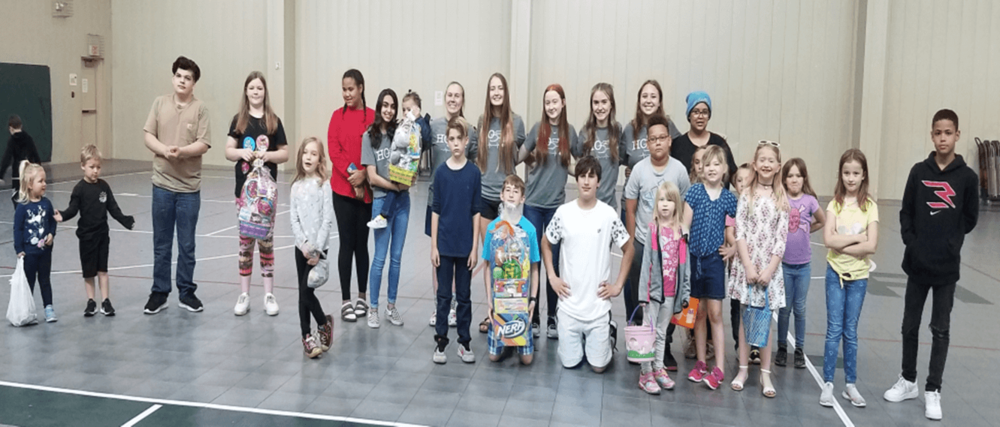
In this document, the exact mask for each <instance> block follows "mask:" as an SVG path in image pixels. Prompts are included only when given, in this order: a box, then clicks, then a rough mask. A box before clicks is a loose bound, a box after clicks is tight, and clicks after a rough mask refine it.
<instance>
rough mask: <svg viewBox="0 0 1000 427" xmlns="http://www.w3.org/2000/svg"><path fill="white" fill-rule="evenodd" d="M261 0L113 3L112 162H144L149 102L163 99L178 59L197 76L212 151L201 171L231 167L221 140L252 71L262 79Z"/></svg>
mask: <svg viewBox="0 0 1000 427" xmlns="http://www.w3.org/2000/svg"><path fill="white" fill-rule="evenodd" d="M266 10H267V8H266V2H265V0H213V1H209V2H206V1H198V0H176V1H167V2H153V1H130V0H113V1H112V11H113V13H112V18H111V27H112V32H113V33H114V34H116V35H117V36H116V38H115V43H114V44H113V45H112V48H111V52H112V54H113V55H112V59H111V75H112V79H113V89H112V98H113V103H114V106H115V108H114V120H113V127H114V148H115V151H114V152H115V157H117V158H126V159H139V160H151V159H152V158H153V155H152V154H151V153H150V152H149V150H147V149H146V147H145V145H144V144H143V132H142V127H143V124H145V122H146V117H147V115H148V114H149V109H150V106H151V105H152V103H153V99H154V98H156V97H157V96H159V95H164V94H169V93H171V91H172V90H173V89H172V88H171V80H170V76H171V70H170V67H171V64H173V61H174V59H176V58H177V57H178V56H181V55H183V56H186V57H188V58H190V59H192V60H194V61H195V62H196V63H197V64H198V67H199V68H200V69H201V79H200V80H199V81H198V83H197V85H196V86H195V90H194V95H195V97H197V98H199V99H200V100H202V101H203V102H204V103H205V104H206V106H207V107H208V109H209V112H210V114H211V120H212V134H211V140H212V149H210V150H209V151H208V153H207V154H205V157H204V162H205V164H215V165H230V164H231V162H229V161H227V160H226V159H225V150H224V148H225V144H226V133H227V132H228V130H229V123H230V121H231V120H232V118H233V115H234V114H236V111H237V109H238V108H239V102H240V97H241V96H242V91H243V81H244V80H245V79H246V76H247V75H248V74H250V72H251V71H254V70H258V71H262V72H264V74H265V75H267V74H268V71H269V69H268V67H267V65H268V64H267V19H266V18H267V17H266V16H265V14H266Z"/></svg>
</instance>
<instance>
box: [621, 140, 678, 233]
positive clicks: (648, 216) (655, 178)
mask: <svg viewBox="0 0 1000 427" xmlns="http://www.w3.org/2000/svg"><path fill="white" fill-rule="evenodd" d="M664 181H670V182H673V183H674V184H675V185H677V189H679V190H680V191H681V198H682V199H683V198H684V193H685V192H687V189H688V187H690V186H691V182H690V181H688V173H687V170H685V169H684V164H683V163H681V162H680V160H677V159H675V158H673V157H667V166H666V167H665V168H663V171H661V172H657V171H656V169H654V168H653V163H652V161H650V159H648V158H646V159H643V160H642V161H640V162H639V163H636V165H635V167H633V168H632V175H631V176H630V177H629V180H628V183H627V184H625V198H626V199H628V200H632V199H635V200H636V201H637V203H636V207H635V240H636V241H638V242H639V243H642V244H643V245H645V244H646V241H647V234H649V227H648V225H649V223H650V221H652V220H653V207H654V205H655V203H654V199H655V198H656V189H657V188H658V187H659V186H660V184H661V183H663V182H664Z"/></svg>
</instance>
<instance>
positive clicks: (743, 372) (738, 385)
mask: <svg viewBox="0 0 1000 427" xmlns="http://www.w3.org/2000/svg"><path fill="white" fill-rule="evenodd" d="M749 368H750V367H749V366H740V372H739V373H738V374H736V378H733V382H732V383H731V384H730V385H729V386H730V387H731V388H732V389H733V390H734V391H743V384H744V383H746V381H747V377H748V376H749V374H748V373H747V369H749ZM740 377H743V378H742V379H740Z"/></svg>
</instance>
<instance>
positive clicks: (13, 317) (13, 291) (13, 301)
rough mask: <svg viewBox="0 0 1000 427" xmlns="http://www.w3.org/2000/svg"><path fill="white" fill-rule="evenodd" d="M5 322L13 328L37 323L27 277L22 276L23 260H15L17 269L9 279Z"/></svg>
mask: <svg viewBox="0 0 1000 427" xmlns="http://www.w3.org/2000/svg"><path fill="white" fill-rule="evenodd" d="M7 320H9V321H10V324H11V325H14V326H27V325H32V324H35V323H38V315H37V314H36V313H35V299H34V298H32V297H31V289H29V288H28V277H27V276H25V275H24V259H23V258H18V259H17V268H16V269H15V270H14V275H13V276H11V277H10V304H8V305H7Z"/></svg>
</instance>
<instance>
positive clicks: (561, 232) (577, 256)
mask: <svg viewBox="0 0 1000 427" xmlns="http://www.w3.org/2000/svg"><path fill="white" fill-rule="evenodd" d="M545 237H546V238H547V239H549V243H551V244H557V243H559V244H561V246H560V250H561V252H560V255H559V272H560V273H561V276H562V280H563V281H565V282H566V284H568V285H569V291H570V297H569V298H564V299H561V300H559V311H560V312H562V313H565V314H566V315H568V316H571V317H573V318H575V319H577V320H580V321H584V322H587V321H591V320H594V319H597V318H599V317H601V316H606V315H607V314H608V311H609V310H611V301H608V300H604V299H601V298H600V297H598V296H597V289H598V286H600V284H601V283H602V282H609V283H610V277H611V251H610V250H609V249H608V248H610V247H611V243H612V242H614V243H615V244H616V245H618V247H622V246H624V245H625V244H626V243H628V240H629V235H628V230H626V229H625V225H624V224H622V222H621V219H619V217H618V214H617V213H616V212H615V210H614V208H612V207H611V206H608V205H607V204H606V203H604V202H601V201H598V202H597V205H596V206H594V207H593V208H591V209H589V210H583V209H581V208H580V205H578V204H577V201H576V200H573V201H571V202H569V203H566V204H564V205H562V206H560V207H559V209H556V213H555V215H554V216H553V217H552V222H550V223H549V226H548V228H547V229H546V230H545Z"/></svg>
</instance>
